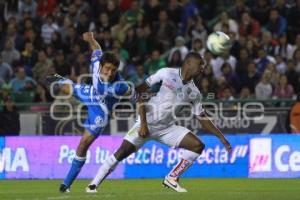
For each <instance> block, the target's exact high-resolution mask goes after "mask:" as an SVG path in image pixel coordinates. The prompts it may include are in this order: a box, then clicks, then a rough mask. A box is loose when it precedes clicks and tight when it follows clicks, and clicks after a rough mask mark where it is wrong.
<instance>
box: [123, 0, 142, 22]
mask: <svg viewBox="0 0 300 200" xmlns="http://www.w3.org/2000/svg"><path fill="white" fill-rule="evenodd" d="M143 12H144V11H143V10H142V9H141V8H140V1H138V0H133V1H132V2H131V6H130V8H129V9H128V10H127V11H126V12H125V13H124V14H125V17H126V19H127V22H128V23H130V24H135V23H136V21H137V16H138V15H139V13H143Z"/></svg>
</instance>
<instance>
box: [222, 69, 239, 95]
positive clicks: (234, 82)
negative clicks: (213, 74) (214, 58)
mask: <svg viewBox="0 0 300 200" xmlns="http://www.w3.org/2000/svg"><path fill="white" fill-rule="evenodd" d="M221 71H222V76H224V78H225V79H226V82H227V84H229V85H230V86H231V87H232V88H234V89H235V91H236V92H239V91H240V89H241V83H240V80H239V78H238V77H237V75H236V73H235V72H234V71H233V70H232V67H231V66H230V64H229V63H224V64H223V65H222V67H221Z"/></svg>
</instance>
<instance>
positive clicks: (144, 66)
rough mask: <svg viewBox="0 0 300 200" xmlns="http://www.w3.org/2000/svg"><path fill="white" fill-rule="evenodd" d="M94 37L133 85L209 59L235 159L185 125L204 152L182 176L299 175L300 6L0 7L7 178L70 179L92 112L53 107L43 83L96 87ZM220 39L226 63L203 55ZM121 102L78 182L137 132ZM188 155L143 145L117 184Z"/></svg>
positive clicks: (210, 0) (213, 0)
mask: <svg viewBox="0 0 300 200" xmlns="http://www.w3.org/2000/svg"><path fill="white" fill-rule="evenodd" d="M86 31H93V32H94V36H95V38H96V39H97V41H98V42H99V43H100V44H101V46H102V48H103V50H105V51H106V50H111V51H113V52H115V53H116V54H117V55H118V56H119V59H120V60H121V63H120V66H119V71H120V73H121V74H122V75H123V76H124V78H125V79H126V80H128V81H131V82H133V83H134V84H135V85H138V84H140V83H142V82H143V81H144V80H145V79H146V78H147V77H148V76H150V75H151V74H153V73H155V72H156V71H157V70H159V69H161V68H164V67H173V68H178V67H180V66H181V64H182V61H183V59H184V57H185V55H186V54H187V53H188V52H189V51H195V52H198V53H199V54H201V55H202V56H203V57H204V59H205V60H206V63H207V66H206V68H205V72H204V75H203V76H202V77H199V78H198V79H197V80H195V83H196V84H197V87H198V88H199V89H200V91H201V92H202V94H203V104H204V105H205V107H206V109H207V111H208V112H211V113H216V114H215V115H213V120H214V122H215V123H216V125H217V126H218V127H219V128H220V129H221V130H222V131H223V132H224V133H225V134H231V135H230V136H228V137H229V141H230V142H231V144H232V146H233V154H232V155H228V154H227V153H226V151H225V149H224V148H223V146H222V145H221V144H220V143H219V142H218V141H217V139H215V138H214V137H212V136H209V135H208V136H207V135H206V136H203V135H204V134H209V133H206V130H203V129H202V127H200V125H199V124H198V122H197V121H196V120H195V119H192V120H191V119H185V118H184V117H181V118H178V121H177V123H178V124H181V125H183V126H186V127H188V128H189V129H191V130H193V131H194V133H197V134H199V136H200V138H201V139H202V140H203V141H204V142H205V144H206V149H205V150H204V152H203V154H202V155H201V156H200V157H199V159H197V161H196V162H197V163H198V165H195V166H193V167H192V168H191V169H190V170H189V172H188V173H186V175H185V176H186V177H299V176H300V166H299V163H300V153H299V151H300V150H299V142H300V138H299V137H297V135H296V134H297V133H300V95H299V94H300V0H259V1H250V0H248V1H247V0H198V1H193V0H165V1H158V0H141V1H134V0H87V1H83V0H74V1H71V0H60V1H58V0H10V1H5V0H0V105H1V106H0V158H1V156H2V159H1V160H0V179H1V178H8V179H9V178H63V177H64V175H65V174H66V172H67V170H68V169H69V165H70V163H71V161H72V158H73V157H74V155H75V148H76V145H77V143H78V141H79V139H80V135H81V134H82V131H83V127H81V126H80V124H81V121H82V120H84V117H85V113H86V112H85V109H84V108H82V106H81V105H80V104H79V103H78V102H76V100H75V99H73V98H70V99H61V98H60V99H54V98H53V97H51V95H50V94H49V91H48V89H47V85H45V76H47V75H49V74H53V73H58V74H60V75H62V76H65V77H68V78H69V79H72V80H73V81H75V82H78V81H80V82H85V83H90V78H89V77H88V75H87V76H85V77H84V78H82V79H80V80H79V79H78V78H77V77H79V76H80V75H86V74H89V73H90V55H91V51H90V49H89V47H88V45H87V44H86V43H85V42H84V41H83V39H82V36H81V34H82V33H84V32H86ZM213 31H223V32H225V33H226V34H228V35H229V36H230V38H231V40H232V41H231V42H232V47H231V48H230V50H229V51H227V52H225V53H224V54H222V55H220V56H216V55H212V54H211V53H210V52H209V51H207V49H206V39H207V36H208V35H209V34H210V33H211V32H213ZM158 88H159V85H158V86H157V87H156V86H155V87H154V88H153V90H154V91H155V90H157V89H158ZM125 103H127V104H126V106H125V105H123V106H119V107H118V109H116V110H115V114H116V116H118V117H116V116H115V117H112V118H111V120H110V122H109V125H108V126H107V128H106V129H105V131H104V132H103V134H104V135H107V136H102V137H100V138H99V139H98V140H97V141H96V143H95V144H94V145H93V146H92V147H91V149H90V151H89V152H88V156H87V157H88V158H87V167H86V168H85V169H84V170H83V172H82V173H81V175H80V176H79V178H92V177H93V175H94V174H95V172H96V170H97V169H98V167H99V163H103V161H104V160H105V158H106V156H107V155H109V154H110V153H112V152H113V151H114V150H115V149H116V148H117V147H118V145H119V144H120V143H121V141H122V137H123V136H124V134H125V133H126V132H127V131H128V129H129V128H130V127H131V125H132V124H133V123H134V119H135V117H136V116H135V106H134V104H132V103H128V102H125ZM250 108H252V109H254V110H251V109H250ZM249 109H250V110H249ZM255 109H256V110H255ZM251 111H252V112H251ZM243 112H246V113H247V116H251V117H246V116H245V115H243ZM183 116H184V113H183ZM110 135H112V136H113V137H111V136H110ZM2 136H3V137H2ZM4 136H5V137H4ZM6 136H16V137H6ZM24 136H31V137H24ZM61 136H68V137H61ZM50 147H51V148H50ZM1 152H2V153H1ZM41 152H42V153H43V154H42V156H41ZM180 152H181V151H180V150H174V149H168V148H167V147H165V146H163V145H161V144H158V143H155V142H151V143H147V144H146V145H145V146H144V147H143V148H142V149H141V150H140V151H139V152H137V154H133V155H132V156H130V157H129V158H128V159H127V160H126V161H124V162H122V164H121V165H120V167H119V168H117V170H116V171H115V172H114V173H113V174H112V175H111V177H110V178H153V177H163V176H164V175H165V173H167V172H168V171H169V170H170V168H171V167H172V165H174V164H175V163H176V162H177V160H178V159H179V158H180ZM181 153H182V152H181ZM45 166H46V167H45ZM199 167H201V170H199ZM41 169H43V170H41ZM295 191H296V190H295ZM279 192H280V190H279Z"/></svg>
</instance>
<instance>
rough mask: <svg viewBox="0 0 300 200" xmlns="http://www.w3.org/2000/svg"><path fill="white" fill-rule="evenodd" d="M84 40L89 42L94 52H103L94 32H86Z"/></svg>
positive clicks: (83, 35)
mask: <svg viewBox="0 0 300 200" xmlns="http://www.w3.org/2000/svg"><path fill="white" fill-rule="evenodd" d="M82 37H83V40H84V41H86V42H88V43H89V45H90V47H91V49H92V50H93V51H94V50H101V46H100V44H99V43H98V42H97V41H96V40H95V38H94V34H93V32H85V33H83V34H82Z"/></svg>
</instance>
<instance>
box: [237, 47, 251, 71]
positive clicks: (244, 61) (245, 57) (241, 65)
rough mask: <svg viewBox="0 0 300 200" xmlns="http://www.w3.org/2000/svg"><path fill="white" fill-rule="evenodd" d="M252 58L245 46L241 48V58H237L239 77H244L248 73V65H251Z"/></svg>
mask: <svg viewBox="0 0 300 200" xmlns="http://www.w3.org/2000/svg"><path fill="white" fill-rule="evenodd" d="M250 61H251V58H250V57H249V53H248V50H247V49H245V48H242V49H240V52H239V59H238V60H237V64H236V68H235V72H236V74H237V75H238V76H239V77H243V76H245V75H246V74H247V66H248V65H249V63H250Z"/></svg>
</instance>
